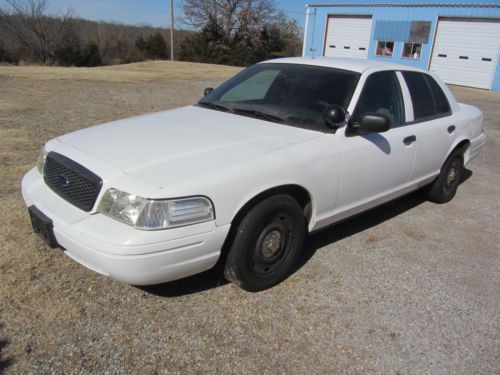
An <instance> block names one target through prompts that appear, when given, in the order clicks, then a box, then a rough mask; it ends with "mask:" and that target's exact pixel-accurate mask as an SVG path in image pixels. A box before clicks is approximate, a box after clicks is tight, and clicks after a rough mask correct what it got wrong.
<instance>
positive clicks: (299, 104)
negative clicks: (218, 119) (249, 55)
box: [198, 63, 360, 131]
mask: <svg viewBox="0 0 500 375" xmlns="http://www.w3.org/2000/svg"><path fill="white" fill-rule="evenodd" d="M359 76H360V74H359V73H356V72H351V71H347V70H340V69H334V68H327V67H320V66H314V65H300V64H280V63H276V64H274V63H265V64H257V65H254V66H252V67H250V68H248V69H246V70H244V71H243V72H241V73H240V74H238V75H236V76H235V77H233V78H231V79H230V80H229V81H227V82H226V83H224V84H223V85H222V86H220V87H219V88H217V89H216V90H214V91H213V92H212V93H210V94H209V95H207V96H206V97H205V98H203V99H202V100H201V101H200V102H199V103H198V105H199V106H202V107H206V108H210V109H214V110H220V111H228V112H232V113H234V114H237V115H242V116H250V117H256V118H259V119H263V120H268V121H273V122H278V123H283V124H286V125H292V126H299V127H302V128H307V129H311V130H319V131H325V129H326V127H325V121H324V119H323V112H324V110H325V109H326V108H327V107H329V106H331V105H339V106H341V107H343V108H344V109H347V107H348V105H349V102H350V101H351V97H352V94H353V93H354V89H355V88H356V84H357V82H358V79H359Z"/></svg>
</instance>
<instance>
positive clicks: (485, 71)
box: [430, 19, 500, 89]
mask: <svg viewBox="0 0 500 375" xmlns="http://www.w3.org/2000/svg"><path fill="white" fill-rule="evenodd" d="M499 48H500V19H497V20H491V19H490V20H481V19H479V20H463V19H460V20H453V19H441V20H439V23H438V29H437V33H436V39H435V42H434V49H433V52H432V60H431V66H430V70H431V71H432V72H435V73H437V74H438V75H439V76H440V77H441V79H443V80H444V81H445V82H446V83H451V84H456V85H463V86H471V87H479V88H484V89H489V88H491V83H492V81H493V75H494V74H495V67H496V63H497V59H498V51H499Z"/></svg>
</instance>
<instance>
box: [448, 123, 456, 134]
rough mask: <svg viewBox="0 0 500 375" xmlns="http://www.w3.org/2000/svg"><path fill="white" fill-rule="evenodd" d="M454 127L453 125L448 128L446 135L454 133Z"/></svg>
mask: <svg viewBox="0 0 500 375" xmlns="http://www.w3.org/2000/svg"><path fill="white" fill-rule="evenodd" d="M455 129H456V127H455V125H451V126H448V133H450V134H451V133H453V132H454V131H455Z"/></svg>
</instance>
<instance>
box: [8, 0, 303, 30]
mask: <svg viewBox="0 0 500 375" xmlns="http://www.w3.org/2000/svg"><path fill="white" fill-rule="evenodd" d="M306 2H307V0H276V3H277V5H278V8H279V9H282V10H283V11H285V12H286V13H287V14H288V15H289V17H291V18H295V19H296V20H297V21H298V22H299V25H300V26H301V27H303V25H304V21H305V13H306V10H305V4H306ZM0 4H1V5H5V0H0ZM174 4H175V9H176V13H177V14H178V15H182V14H181V13H182V0H174ZM48 5H49V12H50V13H65V12H66V11H67V10H68V8H70V9H72V10H73V11H74V14H75V15H76V16H79V17H82V18H87V19H91V20H96V21H99V20H103V21H114V22H120V23H126V24H133V25H140V24H149V25H152V26H161V27H168V26H169V9H170V1H169V0H48ZM177 26H181V25H177Z"/></svg>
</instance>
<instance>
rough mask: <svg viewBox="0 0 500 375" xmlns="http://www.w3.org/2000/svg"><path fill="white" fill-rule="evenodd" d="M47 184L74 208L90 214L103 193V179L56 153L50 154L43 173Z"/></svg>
mask: <svg viewBox="0 0 500 375" xmlns="http://www.w3.org/2000/svg"><path fill="white" fill-rule="evenodd" d="M43 177H44V180H45V183H46V184H47V185H48V186H49V187H50V188H51V189H52V190H53V191H54V192H55V193H56V194H58V195H59V196H61V197H62V198H64V199H65V200H67V201H68V202H69V203H71V204H73V205H74V206H76V207H78V208H80V209H82V210H83V211H87V212H89V211H90V210H92V207H94V204H95V201H96V199H97V196H98V195H99V192H100V191H101V186H102V179H101V178H100V177H99V176H97V175H96V174H95V173H93V172H91V171H89V170H88V169H87V168H85V167H83V166H81V165H80V164H78V163H76V162H74V161H73V160H71V159H68V158H67V157H65V156H63V155H61V154H58V153H56V152H49V154H48V155H47V160H46V161H45V167H44V171H43Z"/></svg>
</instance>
